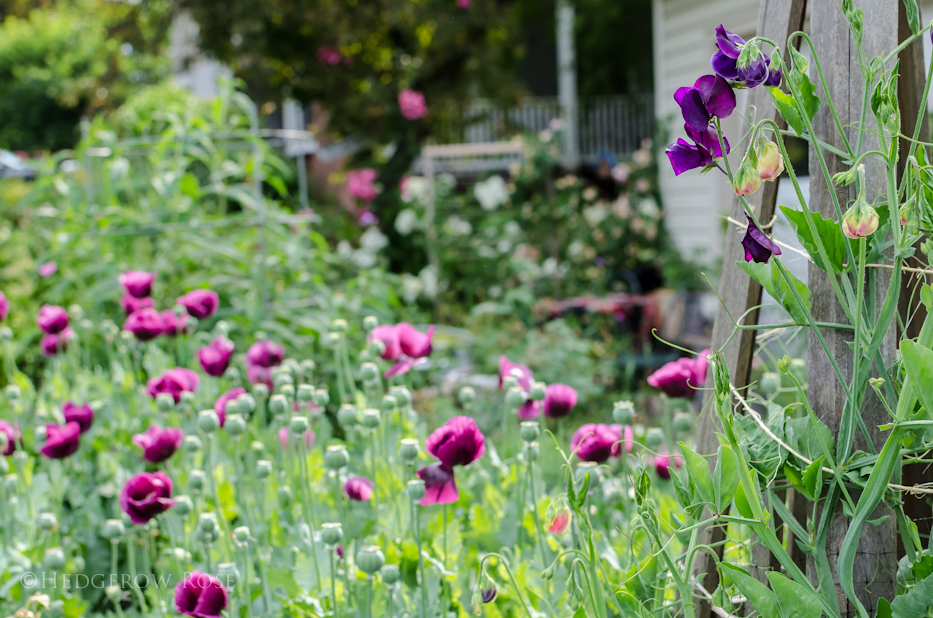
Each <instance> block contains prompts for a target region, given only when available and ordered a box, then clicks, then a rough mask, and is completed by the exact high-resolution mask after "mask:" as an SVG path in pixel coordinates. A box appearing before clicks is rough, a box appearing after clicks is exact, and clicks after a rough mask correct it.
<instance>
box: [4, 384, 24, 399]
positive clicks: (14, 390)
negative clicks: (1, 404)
mask: <svg viewBox="0 0 933 618" xmlns="http://www.w3.org/2000/svg"><path fill="white" fill-rule="evenodd" d="M3 394H4V396H5V397H6V398H7V399H9V400H10V401H18V400H19V398H20V395H22V394H23V392H22V391H21V390H20V388H19V386H17V385H16V384H8V385H7V386H6V388H4V389H3Z"/></svg>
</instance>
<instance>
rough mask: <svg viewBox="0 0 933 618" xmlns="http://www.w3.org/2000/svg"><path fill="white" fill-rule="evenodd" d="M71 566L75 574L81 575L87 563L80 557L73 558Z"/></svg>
mask: <svg viewBox="0 0 933 618" xmlns="http://www.w3.org/2000/svg"><path fill="white" fill-rule="evenodd" d="M71 565H72V566H73V567H74V571H75V573H83V572H84V567H86V566H87V563H85V561H84V558H82V557H81V556H75V557H74V559H73V560H72V561H71ZM62 615H64V614H62Z"/></svg>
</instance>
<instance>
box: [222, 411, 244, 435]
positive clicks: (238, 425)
mask: <svg viewBox="0 0 933 618" xmlns="http://www.w3.org/2000/svg"><path fill="white" fill-rule="evenodd" d="M224 430H225V431H226V432H227V433H228V434H230V435H231V436H233V437H237V436H240V435H242V434H243V432H244V431H246V421H245V420H243V417H242V416H240V415H239V414H231V415H230V416H228V417H227V421H226V422H225V423H224Z"/></svg>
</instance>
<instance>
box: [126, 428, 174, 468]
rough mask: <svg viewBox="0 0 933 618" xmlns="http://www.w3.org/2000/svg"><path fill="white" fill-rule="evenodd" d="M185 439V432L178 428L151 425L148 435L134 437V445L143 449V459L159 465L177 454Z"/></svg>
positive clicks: (147, 431) (141, 434)
mask: <svg viewBox="0 0 933 618" xmlns="http://www.w3.org/2000/svg"><path fill="white" fill-rule="evenodd" d="M184 437H185V432H184V431H182V430H181V429H178V428H176V427H166V428H165V429H162V428H161V427H159V426H158V425H150V427H149V429H147V430H146V433H138V434H136V435H134V436H133V444H135V445H136V446H138V447H139V448H141V449H143V459H145V460H146V461H148V462H149V463H154V464H158V463H162V462H163V461H165V460H166V459H168V458H169V457H171V456H172V455H174V454H175V451H177V450H178V447H179V446H181V441H182V439H183V438H184Z"/></svg>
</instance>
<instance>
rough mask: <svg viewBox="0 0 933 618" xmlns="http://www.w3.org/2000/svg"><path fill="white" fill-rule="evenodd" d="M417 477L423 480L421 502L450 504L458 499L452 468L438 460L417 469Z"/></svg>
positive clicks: (425, 503) (424, 503) (425, 504)
mask: <svg viewBox="0 0 933 618" xmlns="http://www.w3.org/2000/svg"><path fill="white" fill-rule="evenodd" d="M418 478H420V479H421V480H422V481H424V489H425V491H424V496H423V497H422V498H421V504H422V505H423V506H427V505H429V504H450V503H452V502H456V501H457V500H459V499H460V492H459V491H458V490H457V482H456V481H455V480H454V469H453V468H451V467H450V466H445V465H444V464H442V463H441V462H439V461H435V462H434V463H432V464H429V465H427V466H425V467H424V468H421V469H420V470H418Z"/></svg>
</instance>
